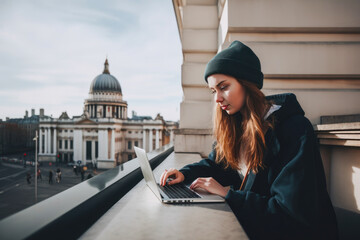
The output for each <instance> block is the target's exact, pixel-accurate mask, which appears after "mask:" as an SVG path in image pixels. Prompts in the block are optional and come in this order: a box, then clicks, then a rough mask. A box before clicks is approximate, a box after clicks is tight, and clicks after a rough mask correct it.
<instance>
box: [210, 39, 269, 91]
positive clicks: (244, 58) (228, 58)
mask: <svg viewBox="0 0 360 240" xmlns="http://www.w3.org/2000/svg"><path fill="white" fill-rule="evenodd" d="M216 73H218V74H225V75H229V76H232V77H234V78H236V79H239V80H246V81H248V82H252V83H254V84H256V86H257V87H258V88H259V89H261V88H262V86H263V79H264V75H263V74H262V72H261V66H260V61H259V58H258V57H257V56H256V55H255V53H254V52H253V51H252V50H251V49H250V48H249V47H248V46H246V45H245V44H243V43H241V42H239V41H234V42H232V43H231V45H230V46H229V47H228V48H227V49H224V50H223V51H221V52H219V53H218V54H216V55H215V57H213V58H212V59H211V60H210V62H209V63H208V64H207V65H206V69H205V81H206V82H207V78H208V77H209V76H210V75H212V74H216Z"/></svg>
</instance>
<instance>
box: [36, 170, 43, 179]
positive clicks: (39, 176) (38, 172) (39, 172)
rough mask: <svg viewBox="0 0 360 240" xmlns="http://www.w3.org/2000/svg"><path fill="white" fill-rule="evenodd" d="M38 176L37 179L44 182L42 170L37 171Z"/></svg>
mask: <svg viewBox="0 0 360 240" xmlns="http://www.w3.org/2000/svg"><path fill="white" fill-rule="evenodd" d="M36 175H37V179H38V180H39V179H40V180H41V181H42V176H41V170H40V169H38V170H37V173H36Z"/></svg>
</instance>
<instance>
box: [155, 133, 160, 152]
mask: <svg viewBox="0 0 360 240" xmlns="http://www.w3.org/2000/svg"><path fill="white" fill-rule="evenodd" d="M159 131H160V130H158V129H157V130H156V141H155V144H156V149H158V148H159V147H160V146H159V140H160V139H159Z"/></svg>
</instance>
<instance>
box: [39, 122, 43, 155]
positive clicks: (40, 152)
mask: <svg viewBox="0 0 360 240" xmlns="http://www.w3.org/2000/svg"><path fill="white" fill-rule="evenodd" d="M42 153H43V152H42V129H41V128H39V154H42Z"/></svg>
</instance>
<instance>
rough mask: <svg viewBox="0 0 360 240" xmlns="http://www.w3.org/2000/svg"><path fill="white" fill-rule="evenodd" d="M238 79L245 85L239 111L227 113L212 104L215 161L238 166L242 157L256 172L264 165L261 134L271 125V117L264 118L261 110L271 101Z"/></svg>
mask: <svg viewBox="0 0 360 240" xmlns="http://www.w3.org/2000/svg"><path fill="white" fill-rule="evenodd" d="M238 81H239V83H240V84H241V85H242V86H243V87H244V88H245V101H244V106H243V107H242V109H241V110H240V112H238V113H235V114H233V115H229V114H227V113H226V111H224V110H222V109H221V108H220V107H219V106H218V105H217V104H216V106H215V114H214V136H215V138H216V140H217V144H216V146H215V151H216V161H217V162H223V163H224V164H225V166H226V167H229V166H230V167H231V168H233V169H239V161H240V157H241V156H242V157H243V158H244V160H245V161H246V164H247V165H248V167H249V168H250V169H251V170H253V171H254V172H255V173H256V172H258V170H259V168H264V164H263V156H264V152H265V149H266V144H265V133H266V131H267V129H268V128H269V127H270V128H273V127H274V118H273V117H272V118H270V120H264V115H265V111H267V110H268V109H269V108H270V106H271V102H268V101H267V100H266V98H265V95H264V94H263V93H262V92H261V91H260V90H259V89H258V88H257V87H256V86H255V85H254V84H252V83H249V82H247V81H242V80H238ZM240 149H241V151H243V152H240Z"/></svg>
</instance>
